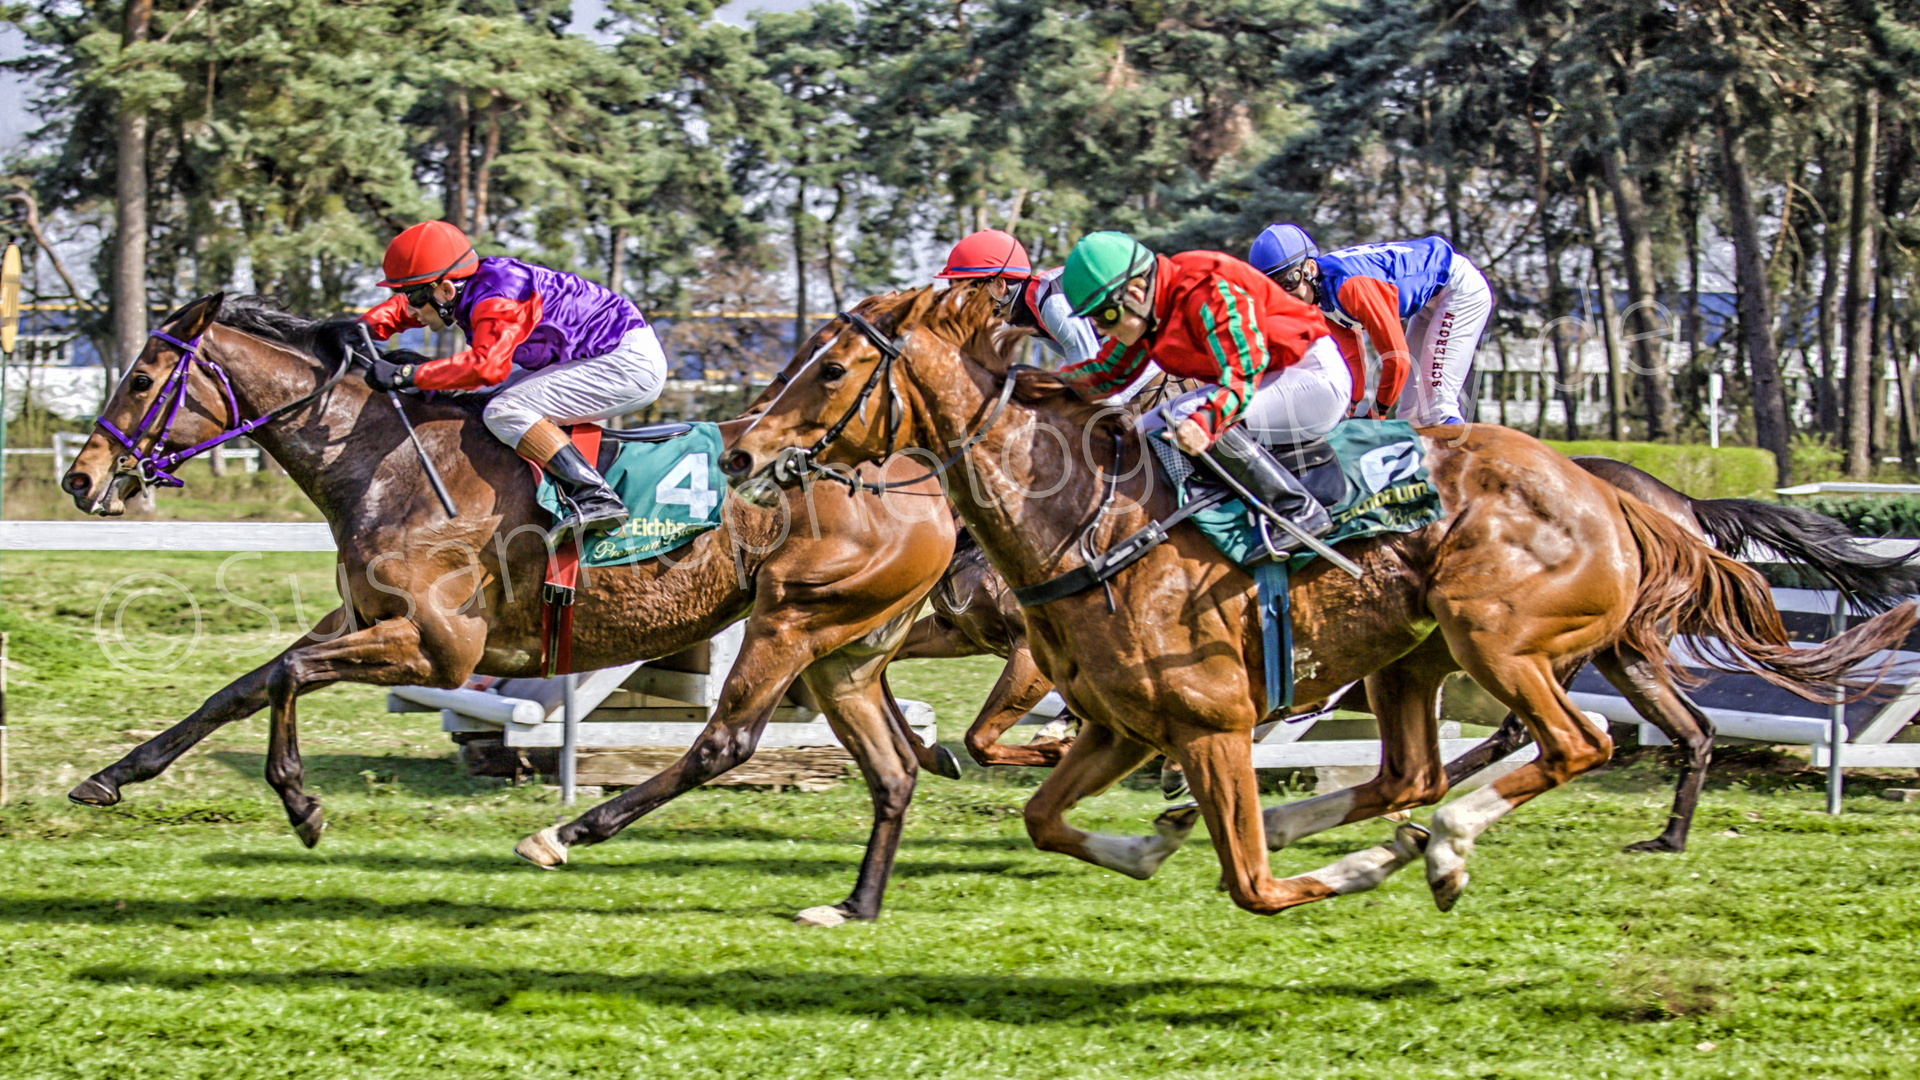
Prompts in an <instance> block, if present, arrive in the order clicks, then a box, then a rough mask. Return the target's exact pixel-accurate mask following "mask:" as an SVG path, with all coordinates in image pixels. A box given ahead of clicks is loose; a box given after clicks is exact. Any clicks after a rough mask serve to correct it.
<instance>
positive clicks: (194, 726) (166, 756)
mask: <svg viewBox="0 0 1920 1080" xmlns="http://www.w3.org/2000/svg"><path fill="white" fill-rule="evenodd" d="M344 611H345V609H344V608H341V609H336V610H334V611H333V612H331V613H330V614H328V615H327V616H326V617H324V618H322V619H321V620H320V621H319V622H318V623H315V624H314V627H313V629H312V630H311V631H309V632H308V633H307V634H306V636H304V637H302V638H301V639H300V640H299V641H296V642H294V643H293V645H291V646H289V647H288V649H287V650H286V652H282V653H281V654H280V656H276V657H274V658H273V659H272V660H269V661H267V662H266V663H264V664H262V665H260V666H259V667H257V668H254V669H253V670H252V671H249V672H247V673H246V674H245V675H242V676H240V677H239V678H237V679H235V680H233V681H232V682H230V683H228V684H227V685H225V686H223V687H221V688H220V689H219V690H218V691H215V693H214V695H213V696H212V697H210V698H208V699H207V700H206V701H205V702H204V703H203V704H202V705H201V706H200V707H199V708H198V709H195V710H194V711H193V714H192V715H190V716H188V717H187V718H186V719H185V720H182V721H180V722H179V723H177V724H175V725H173V726H172V727H170V728H168V729H167V730H165V731H163V732H161V733H160V734H158V735H155V736H154V737H153V738H151V739H148V740H147V741H146V742H143V743H141V744H140V745H139V746H136V747H134V748H133V749H132V750H130V751H128V752H127V755H126V756H125V757H123V758H121V759H120V760H119V761H116V762H114V763H113V764H112V765H109V766H107V767H106V768H104V769H101V770H100V771H99V772H97V773H94V774H93V775H92V776H90V777H88V778H87V779H85V780H83V781H81V783H80V785H79V786H78V787H76V788H74V789H73V790H72V791H70V792H68V793H67V798H69V799H72V800H73V801H74V802H77V803H81V804H83V805H86V806H112V805H114V804H115V803H117V802H119V801H120V789H121V788H122V787H123V786H125V785H127V784H138V783H141V782H143V781H147V780H151V779H153V778H154V777H156V776H159V775H160V774H161V773H163V772H165V771H166V770H167V767H168V766H170V765H172V764H173V763H174V762H175V761H177V760H179V758H180V755H182V754H184V753H186V752H187V751H188V750H191V749H192V748H193V747H194V745H195V744H197V743H198V742H199V741H200V740H202V739H204V738H206V737H207V736H209V735H211V734H213V733H214V732H215V731H217V730H219V729H220V728H221V727H223V726H225V725H227V724H230V723H232V722H234V721H235V720H243V719H245V718H247V717H249V716H252V715H253V714H254V713H256V712H259V711H260V710H261V709H263V708H265V707H266V705H267V697H268V693H267V682H268V677H269V676H270V675H271V673H272V671H273V669H274V666H275V665H276V664H279V663H280V661H281V658H282V657H285V656H286V654H287V652H292V651H293V650H294V649H299V648H303V647H305V646H307V645H311V644H313V643H314V642H316V641H322V640H325V639H326V638H329V637H332V636H333V635H335V634H337V633H338V632H339V627H340V623H341V619H342V617H343V614H344Z"/></svg>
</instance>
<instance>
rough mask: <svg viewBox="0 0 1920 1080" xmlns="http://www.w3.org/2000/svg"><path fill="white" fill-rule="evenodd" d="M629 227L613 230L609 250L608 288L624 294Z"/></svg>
mask: <svg viewBox="0 0 1920 1080" xmlns="http://www.w3.org/2000/svg"><path fill="white" fill-rule="evenodd" d="M626 254H627V227H626V226H625V225H620V226H616V227H615V228H614V230H613V240H612V250H611V251H609V252H607V288H608V289H610V290H612V291H613V292H615V293H617V294H621V295H624V290H625V289H626V287H627V259H626Z"/></svg>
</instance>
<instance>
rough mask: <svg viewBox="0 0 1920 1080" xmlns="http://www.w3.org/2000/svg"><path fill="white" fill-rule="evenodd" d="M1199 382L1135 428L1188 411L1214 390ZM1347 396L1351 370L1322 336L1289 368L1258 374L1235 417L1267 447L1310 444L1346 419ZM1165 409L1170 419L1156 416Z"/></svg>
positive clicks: (1330, 340)
mask: <svg viewBox="0 0 1920 1080" xmlns="http://www.w3.org/2000/svg"><path fill="white" fill-rule="evenodd" d="M1215 389H1216V388H1215V387H1212V386H1203V387H1201V388H1200V389H1198V390H1189V391H1188V392H1186V393H1184V394H1181V395H1180V396H1179V397H1177V398H1174V399H1173V400H1172V401H1170V402H1168V403H1167V404H1166V406H1165V408H1164V410H1162V409H1155V410H1153V411H1152V412H1150V413H1148V414H1147V415H1146V416H1145V417H1143V418H1142V419H1141V424H1140V427H1141V430H1143V431H1152V430H1153V429H1155V428H1158V427H1160V426H1162V425H1163V424H1164V423H1167V422H1171V423H1173V424H1175V425H1178V424H1179V423H1180V421H1182V420H1185V419H1186V418H1187V417H1189V416H1191V415H1193V412H1194V410H1195V409H1198V408H1199V407H1200V406H1201V405H1202V404H1204V403H1205V402H1206V400H1207V397H1208V395H1210V394H1212V393H1213V391H1214V390H1215ZM1352 400H1353V373H1352V372H1350V371H1349V370H1348V369H1347V362H1346V360H1345V359H1343V358H1342V357H1341V355H1340V346H1339V345H1337V344H1335V343H1334V340H1333V338H1331V337H1322V338H1320V339H1319V340H1318V341H1315V342H1314V343H1313V344H1312V345H1309V346H1307V353H1306V355H1305V356H1303V357H1301V358H1300V362H1299V363H1297V364H1294V365H1293V366H1292V367H1284V368H1281V369H1280V370H1278V371H1269V372H1267V373H1266V374H1265V375H1262V376H1260V381H1259V383H1257V384H1256V385H1255V387H1254V391H1253V400H1252V401H1250V402H1248V404H1247V411H1246V412H1244V413H1242V414H1241V420H1242V422H1243V423H1245V424H1246V425H1247V433H1248V434H1250V435H1252V436H1253V437H1254V438H1256V439H1259V440H1260V441H1261V442H1263V443H1265V444H1267V445H1268V446H1292V445H1294V444H1296V443H1310V442H1315V441H1317V440H1319V439H1323V438H1325V437H1326V436H1327V433H1328V432H1331V431H1332V430H1333V428H1334V425H1335V424H1338V423H1339V422H1340V421H1342V420H1344V419H1346V418H1347V406H1348V405H1349V404H1350V403H1351V402H1352ZM1163 411H1164V412H1165V413H1166V414H1167V416H1168V417H1169V418H1170V421H1165V420H1162V419H1161V413H1162V412H1163Z"/></svg>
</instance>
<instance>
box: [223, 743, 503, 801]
mask: <svg viewBox="0 0 1920 1080" xmlns="http://www.w3.org/2000/svg"><path fill="white" fill-rule="evenodd" d="M207 756H208V757H211V758H212V759H213V760H215V761H217V762H219V763H220V764H222V765H225V766H226V767H227V768H229V769H232V770H233V771H234V772H236V773H238V774H240V775H241V776H245V777H249V778H252V779H258V778H260V777H263V776H265V775H266V768H267V757H266V755H265V754H255V753H249V752H247V751H243V750H215V751H213V752H211V753H210V754H208V755H207ZM300 760H301V764H302V765H303V766H304V767H305V769H306V779H307V783H308V784H309V786H312V787H315V788H318V789H320V790H323V791H324V790H333V791H348V790H353V789H356V788H361V787H365V786H370V785H384V786H388V787H391V788H392V789H393V790H395V791H397V792H403V793H405V794H407V795H412V796H416V797H421V798H430V799H453V798H463V797H471V796H474V795H480V794H485V793H488V792H493V791H497V790H499V782H498V781H495V780H490V779H480V778H476V777H472V776H468V775H467V774H466V771H465V770H463V769H461V767H460V764H459V763H458V762H457V761H455V760H454V759H453V758H452V757H451V756H447V757H420V756H418V755H414V754H407V753H393V754H303V755H301V759H300Z"/></svg>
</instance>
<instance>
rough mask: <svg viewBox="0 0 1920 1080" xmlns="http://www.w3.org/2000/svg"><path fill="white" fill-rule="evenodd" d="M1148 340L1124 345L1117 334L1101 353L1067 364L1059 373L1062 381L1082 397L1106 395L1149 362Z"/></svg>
mask: <svg viewBox="0 0 1920 1080" xmlns="http://www.w3.org/2000/svg"><path fill="white" fill-rule="evenodd" d="M1145 342H1146V339H1145V338H1141V339H1140V341H1138V342H1136V343H1134V344H1133V345H1130V346H1127V347H1126V348H1121V347H1120V342H1119V340H1118V339H1117V338H1110V339H1108V341H1107V344H1106V347H1105V348H1103V349H1101V350H1100V353H1099V355H1097V356H1095V357H1094V358H1093V359H1091V360H1083V361H1081V362H1080V363H1078V364H1068V365H1067V366H1066V367H1063V368H1061V369H1060V370H1059V371H1058V372H1057V373H1056V374H1058V375H1059V376H1060V381H1061V382H1064V383H1066V384H1067V385H1068V386H1071V387H1073V388H1074V390H1075V391H1077V392H1078V393H1079V394H1080V396H1081V397H1086V398H1102V397H1106V396H1107V395H1108V394H1111V393H1115V392H1116V391H1119V390H1121V389H1123V388H1124V387H1126V386H1127V384H1129V383H1131V382H1133V380H1134V378H1135V377H1136V376H1138V375H1139V374H1140V370H1141V369H1142V368H1144V367H1145V366H1146V363H1147V350H1146V345H1145Z"/></svg>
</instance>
